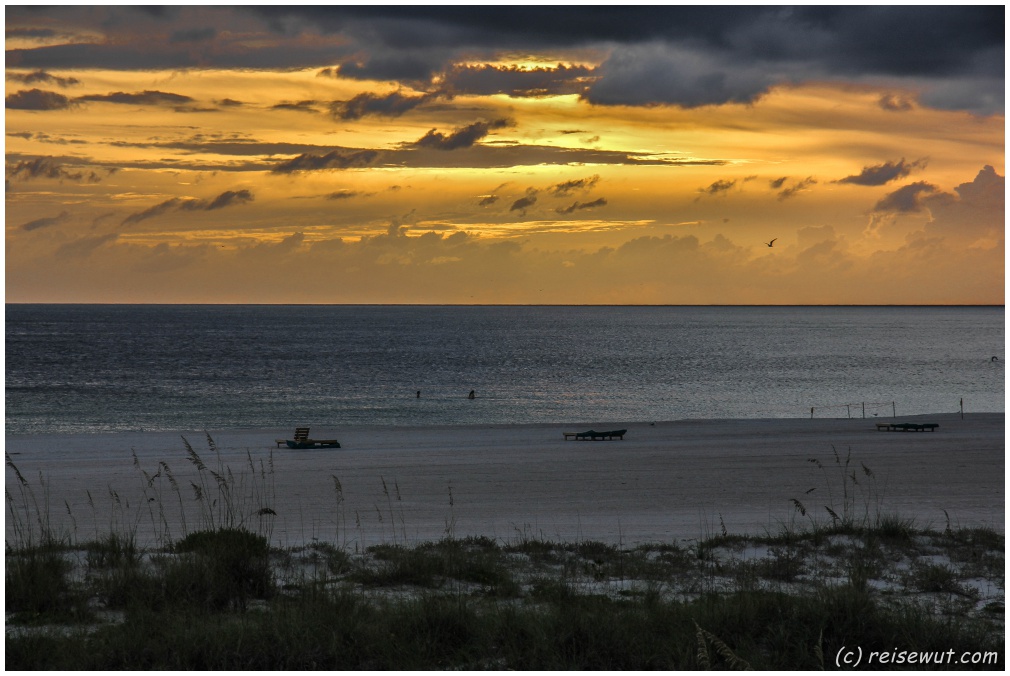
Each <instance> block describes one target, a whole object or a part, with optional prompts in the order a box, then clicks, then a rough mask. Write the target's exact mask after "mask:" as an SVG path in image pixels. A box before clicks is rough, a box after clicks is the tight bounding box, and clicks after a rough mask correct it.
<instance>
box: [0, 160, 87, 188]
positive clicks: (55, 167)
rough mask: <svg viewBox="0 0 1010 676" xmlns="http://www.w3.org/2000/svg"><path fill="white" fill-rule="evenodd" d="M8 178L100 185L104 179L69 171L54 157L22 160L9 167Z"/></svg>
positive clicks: (82, 172)
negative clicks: (49, 179)
mask: <svg viewBox="0 0 1010 676" xmlns="http://www.w3.org/2000/svg"><path fill="white" fill-rule="evenodd" d="M7 176H8V178H11V179H20V180H22V181H30V180H32V179H36V178H53V179H58V180H63V179H67V180H70V181H86V182H88V183H98V182H99V181H101V180H102V179H101V178H99V176H98V174H96V173H95V172H93V171H90V172H87V173H85V172H84V171H69V170H67V169H66V168H65V167H64V165H63V164H61V163H59V162H57V161H56V159H55V158H52V157H36V158H35V159H33V160H21V161H20V162H17V163H16V164H13V165H8V166H7Z"/></svg>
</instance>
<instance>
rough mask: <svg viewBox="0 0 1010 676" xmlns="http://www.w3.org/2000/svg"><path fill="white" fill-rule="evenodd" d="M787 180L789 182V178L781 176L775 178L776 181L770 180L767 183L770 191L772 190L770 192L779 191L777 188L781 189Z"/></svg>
mask: <svg viewBox="0 0 1010 676" xmlns="http://www.w3.org/2000/svg"><path fill="white" fill-rule="evenodd" d="M788 180H789V177H788V176H783V177H782V178H776V179H774V180H772V181H768V185H770V186H771V189H772V190H778V189H779V188H781V187H782V186H783V184H785V182H786V181H788Z"/></svg>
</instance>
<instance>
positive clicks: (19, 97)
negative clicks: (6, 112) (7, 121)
mask: <svg viewBox="0 0 1010 676" xmlns="http://www.w3.org/2000/svg"><path fill="white" fill-rule="evenodd" d="M4 105H5V107H7V108H10V109H11V110H66V109H67V108H70V107H72V106H73V105H74V102H73V101H71V100H70V99H68V98H67V97H66V96H64V95H63V94H60V93H58V92H47V91H44V90H42V89H22V90H21V91H18V92H16V93H14V94H11V95H10V96H8V97H7V98H6V99H4Z"/></svg>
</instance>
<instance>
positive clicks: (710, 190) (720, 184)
mask: <svg viewBox="0 0 1010 676" xmlns="http://www.w3.org/2000/svg"><path fill="white" fill-rule="evenodd" d="M735 185H736V181H735V180H733V181H728V180H725V179H719V180H718V181H716V182H715V183H712V184H711V185H709V186H708V187H707V188H700V189H699V190H698V192H701V193H704V194H706V195H718V194H720V193H724V192H726V191H727V190H730V189H732V188H733V186H735Z"/></svg>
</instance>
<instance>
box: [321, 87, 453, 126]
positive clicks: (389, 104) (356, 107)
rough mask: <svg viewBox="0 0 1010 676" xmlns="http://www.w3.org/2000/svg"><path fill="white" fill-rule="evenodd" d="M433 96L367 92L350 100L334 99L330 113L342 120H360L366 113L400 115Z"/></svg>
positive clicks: (387, 115) (388, 115)
mask: <svg viewBox="0 0 1010 676" xmlns="http://www.w3.org/2000/svg"><path fill="white" fill-rule="evenodd" d="M432 98H433V97H432V96H429V95H427V94H424V95H420V96H405V95H403V94H400V93H399V92H393V93H392V94H387V95H386V96H380V95H379V94H371V93H368V92H365V93H362V94H358V95H357V96H355V97H354V98H353V99H351V100H349V101H334V102H333V103H332V104H330V113H331V114H332V115H333V116H334V117H336V118H339V119H341V120H358V119H360V118H362V117H365V116H366V115H384V116H386V117H399V116H400V115H403V114H404V113H406V112H408V111H411V110H413V109H414V108H416V107H418V106H419V105H421V104H422V103H425V102H427V101H430V100H431V99H432Z"/></svg>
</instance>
